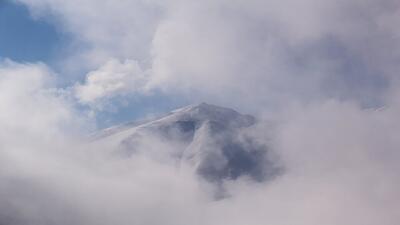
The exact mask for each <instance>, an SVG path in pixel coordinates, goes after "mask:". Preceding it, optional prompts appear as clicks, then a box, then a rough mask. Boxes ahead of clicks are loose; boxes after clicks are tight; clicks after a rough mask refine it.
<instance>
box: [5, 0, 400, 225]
mask: <svg viewBox="0 0 400 225" xmlns="http://www.w3.org/2000/svg"><path fill="white" fill-rule="evenodd" d="M19 2H23V3H24V4H27V5H28V6H29V7H30V8H31V10H32V12H33V13H34V14H35V15H37V16H43V15H46V14H48V13H49V14H52V15H53V16H55V17H56V18H59V19H60V20H59V21H60V26H61V29H65V30H66V31H68V32H71V33H72V34H73V35H74V37H75V38H76V41H77V45H78V46H79V47H81V45H84V46H85V48H84V50H81V51H78V52H77V53H75V54H74V55H72V56H71V57H70V59H68V63H71V61H69V60H72V65H77V66H84V67H87V68H88V69H89V70H92V72H89V73H87V79H86V80H85V81H84V82H83V83H78V84H77V85H76V86H74V88H73V90H74V91H75V92H74V94H75V96H76V97H77V98H78V99H80V100H81V102H83V103H85V102H86V103H89V104H93V102H94V103H96V102H99V101H100V102H101V101H103V100H104V99H105V100H107V101H112V98H113V97H115V96H117V95H127V94H132V93H141V92H142V91H143V90H149V89H157V90H158V89H159V90H163V91H164V93H165V94H169V93H174V94H176V93H178V94H185V95H186V96H188V98H189V99H191V100H194V101H196V100H198V99H206V100H207V99H212V100H213V101H214V102H216V103H220V104H222V105H226V106H236V108H238V109H239V110H240V111H241V110H243V111H252V112H255V113H258V114H264V113H270V111H274V110H276V111H278V112H279V114H272V116H271V114H267V115H268V118H274V119H275V121H274V123H272V125H271V124H269V125H267V126H259V127H256V128H254V136H255V137H256V138H257V140H259V141H260V142H266V144H268V145H269V146H271V148H272V149H273V150H274V151H275V152H276V153H278V154H279V155H280V157H281V159H282V161H283V163H284V165H285V173H284V174H282V175H281V176H280V177H277V178H276V179H275V180H273V181H271V182H268V183H257V184H255V183H252V182H251V181H248V180H246V179H243V180H238V181H230V182H227V184H226V188H227V190H228V191H229V193H230V196H231V197H229V198H227V199H223V200H219V201H214V200H213V199H212V198H211V197H210V193H208V191H207V190H208V189H207V188H205V189H204V188H203V185H205V184H203V183H202V182H201V181H199V180H198V178H197V177H195V176H193V175H192V174H191V173H189V172H187V171H185V170H181V169H179V168H177V167H176V166H175V165H174V164H173V163H165V162H160V161H154V160H152V159H149V158H147V157H146V156H138V157H134V158H130V159H121V158H120V157H116V156H115V155H110V154H108V151H107V150H109V149H102V146H98V147H96V148H93V147H90V146H88V145H86V144H84V143H82V140H81V139H80V138H77V137H76V136H77V134H79V133H81V132H82V131H83V130H84V129H86V127H87V126H89V125H88V124H86V122H85V119H84V118H83V117H82V116H81V115H80V114H79V113H78V112H76V110H75V109H74V105H73V104H72V103H71V102H70V101H71V99H70V98H66V97H65V96H64V95H65V94H68V93H69V92H64V91H61V90H58V89H55V88H53V87H54V86H53V85H52V76H53V75H52V72H51V70H50V69H49V68H47V67H46V66H45V65H42V64H17V63H14V62H3V63H1V65H0V87H1V88H0V106H1V107H0V124H1V127H2V128H3V129H2V131H1V132H0V140H1V143H0V144H1V146H0V147H1V148H0V224H209V225H211V224H221V223H224V224H225V223H226V224H275V225H291V224H300V225H303V224H304V225H310V224H311V225H313V224H315V225H317V224H326V225H337V224H343V225H347V224H348V225H375V224H383V225H393V224H398V223H399V221H400V216H399V214H398V212H397V211H398V210H397V209H398V208H399V206H400V205H399V196H400V193H399V190H400V177H399V175H398V173H397V172H396V171H398V169H399V166H398V162H399V160H400V155H399V151H398V148H399V146H400V143H399V139H398V138H397V136H398V134H399V132H400V123H399V121H400V120H399V119H398V118H397V115H398V114H399V111H400V102H399V100H398V99H399V96H400V94H399V93H400V89H399V88H398V87H399V83H398V71H399V65H400V64H399V63H398V62H399V59H400V39H399V38H400V32H399V29H398V28H397V26H396V25H397V24H398V22H399V20H400V5H399V3H398V1H394V0H393V1H392V0H378V1H376V0H375V1H374V0H363V1H361V0H350V1H349V0H347V1H345V0H328V1H324V2H321V1H317V0H302V1H275V0H268V1H258V0H250V1H227V0H217V1H208V0H205V1H178V0H176V1H175V0H170V1H162V2H161V1H156V0H147V1H145V0H143V1H134V0H132V1H130V0H124V1H118V2H116V1H101V2H99V1H92V0H85V1H72V0H71V1H58V0H51V1H50V0H19ZM110 58H111V59H115V60H111V61H109V59H110ZM68 65H71V64H68ZM143 71H145V72H143ZM96 104H97V103H96ZM164 145H165V143H161V144H160V143H149V145H148V146H147V147H146V148H149V149H151V150H157V149H159V150H160V151H162V150H163V149H164V148H167V147H166V146H164ZM103 150H104V151H103ZM111 150H112V149H111ZM145 150H146V149H144V151H145Z"/></svg>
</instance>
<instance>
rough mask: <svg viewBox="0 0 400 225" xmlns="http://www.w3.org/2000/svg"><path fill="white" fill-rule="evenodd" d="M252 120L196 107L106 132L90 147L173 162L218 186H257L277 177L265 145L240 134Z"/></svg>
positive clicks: (215, 108)
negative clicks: (245, 180) (248, 182)
mask: <svg viewBox="0 0 400 225" xmlns="http://www.w3.org/2000/svg"><path fill="white" fill-rule="evenodd" d="M255 124H256V119H255V118H254V117H252V116H249V115H242V114H240V113H238V112H236V111H234V110H232V109H227V108H223V107H218V106H214V105H209V104H206V103H202V104H200V105H195V106H188V107H185V108H182V109H178V110H175V111H173V112H171V113H170V114H169V115H167V116H165V117H162V118H160V119H157V120H154V121H150V122H147V123H144V124H141V125H138V126H131V127H129V126H128V127H127V126H123V127H116V128H113V129H109V130H107V131H106V134H107V135H101V136H102V137H101V138H100V139H98V140H97V141H96V142H98V141H99V142H103V141H107V142H111V143H113V144H114V145H115V146H116V149H118V150H117V152H118V153H120V154H122V155H123V156H125V157H134V156H135V154H148V155H150V156H151V157H155V158H160V156H163V157H166V158H168V159H170V160H173V161H175V162H176V163H177V165H182V164H185V165H189V168H190V169H192V170H193V171H194V172H195V173H197V174H198V175H199V176H200V177H202V178H203V179H205V180H206V181H208V182H211V183H216V184H222V183H223V182H224V181H225V180H235V179H238V178H240V177H242V176H247V177H250V178H251V179H253V180H254V181H258V182H262V181H265V180H268V179H270V178H272V177H274V176H276V175H277V174H279V171H280V167H279V165H278V163H277V162H276V161H275V160H274V157H272V152H271V151H270V149H269V148H268V146H266V145H264V144H260V143H258V142H257V141H256V140H255V139H254V138H253V137H252V136H251V135H248V134H247V133H246V130H247V129H250V128H251V127H252V126H253V125H255Z"/></svg>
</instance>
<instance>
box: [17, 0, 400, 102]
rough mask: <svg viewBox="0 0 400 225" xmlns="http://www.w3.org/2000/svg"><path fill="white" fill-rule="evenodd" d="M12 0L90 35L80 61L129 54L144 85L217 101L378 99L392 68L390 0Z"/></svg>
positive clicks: (94, 62) (394, 7)
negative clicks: (139, 69)
mask: <svg viewBox="0 0 400 225" xmlns="http://www.w3.org/2000/svg"><path fill="white" fill-rule="evenodd" d="M20 2H24V3H26V4H27V5H28V6H30V7H31V8H32V10H33V12H34V13H36V15H39V16H40V15H45V14H46V12H47V13H51V14H53V15H56V16H58V17H59V18H60V20H61V25H60V26H62V27H64V28H65V29H66V30H68V31H70V32H72V33H73V34H74V36H75V37H76V40H77V41H78V42H79V43H89V45H90V46H87V47H86V48H84V49H86V50H84V52H85V53H82V54H83V55H86V59H85V58H80V57H75V58H76V59H78V60H77V61H78V62H79V63H82V62H83V63H84V64H85V65H86V66H87V67H88V69H92V70H97V69H98V68H99V67H101V66H102V64H103V63H107V61H108V59H109V58H118V59H120V60H122V61H124V60H125V59H133V60H136V61H138V62H139V64H140V65H141V67H142V68H143V70H146V71H147V70H149V71H151V73H149V79H148V80H149V83H148V84H143V85H145V86H150V87H153V88H154V89H162V90H164V91H166V93H179V94H182V93H184V94H187V93H196V94H193V95H194V96H197V98H198V99H212V100H213V101H216V102H219V103H223V104H226V103H228V104H229V105H235V104H236V105H237V106H239V105H240V106H243V105H244V104H246V106H247V107H248V108H255V105H256V104H257V105H260V104H263V105H265V104H268V105H274V107H277V106H279V105H282V102H288V101H299V100H300V101H306V102H309V101H315V100H321V99H325V98H331V97H333V98H339V99H350V100H357V101H361V102H362V103H363V104H364V105H367V106H371V105H379V104H380V103H381V100H382V99H381V94H382V92H384V91H385V88H387V86H389V85H390V80H391V79H392V78H393V77H395V76H397V71H398V63H397V61H398V59H399V54H400V52H399V51H400V50H399V49H400V46H399V41H398V38H399V32H398V29H397V28H396V24H397V22H398V20H399V14H400V13H399V7H400V6H399V3H398V1H395V0H379V1H373V0H367V1H361V0H352V1H344V0H329V1H324V2H323V3H321V2H320V1H316V0H303V1H275V0H268V1H259V0H251V1H225V0H218V1H201V2H199V1H175V0H170V1H154V0H142V1H139V0H137V1H133V0H130V1H121V2H118V3H115V2H114V1H102V2H101V3H98V2H97V1H91V0H85V1H78V2H75V1H53V0H52V1H49V0H20ZM78 46H80V45H79V44H78ZM80 49H82V48H78V49H76V51H77V52H81V51H82V50H80ZM82 59H85V60H82ZM79 63H78V64H79ZM194 98H195V97H194ZM198 99H195V100H198ZM238 99H242V100H241V101H240V103H239V102H238V101H237V100H238ZM257 110H259V107H258V109H257Z"/></svg>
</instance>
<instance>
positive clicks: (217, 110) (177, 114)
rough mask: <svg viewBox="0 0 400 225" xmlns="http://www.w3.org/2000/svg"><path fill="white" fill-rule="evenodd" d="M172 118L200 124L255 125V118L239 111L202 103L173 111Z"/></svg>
mask: <svg viewBox="0 0 400 225" xmlns="http://www.w3.org/2000/svg"><path fill="white" fill-rule="evenodd" d="M171 117H172V118H175V119H177V120H192V121H198V122H204V121H212V122H218V123H222V124H226V125H228V124H229V125H239V126H250V125H252V124H254V123H255V118H254V117H253V116H250V115H243V114H240V113H238V112H237V111H235V110H233V109H230V108H225V107H221V106H217V105H212V104H208V103H205V102H202V103H200V104H196V105H189V106H186V107H184V108H180V109H177V110H174V111H172V114H171Z"/></svg>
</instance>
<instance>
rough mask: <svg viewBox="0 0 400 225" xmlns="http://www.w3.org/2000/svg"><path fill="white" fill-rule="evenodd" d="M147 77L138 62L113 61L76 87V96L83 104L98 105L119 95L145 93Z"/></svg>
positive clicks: (89, 74)
mask: <svg viewBox="0 0 400 225" xmlns="http://www.w3.org/2000/svg"><path fill="white" fill-rule="evenodd" d="M146 79H147V78H146V75H145V72H144V71H142V69H141V68H140V66H139V65H138V63H137V62H136V61H133V60H125V61H124V62H120V61H118V60H116V59H111V60H109V61H108V62H107V63H105V64H104V65H103V66H101V67H100V68H99V69H98V70H95V71H91V72H89V73H88V74H87V76H86V81H85V83H84V84H77V85H76V86H75V95H76V97H77V98H78V99H79V101H81V102H82V103H89V104H90V103H96V102H98V101H104V99H109V98H112V97H115V96H118V95H127V94H130V93H135V92H139V93H140V92H143V91H144V90H145V87H144V86H145V85H146Z"/></svg>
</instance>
